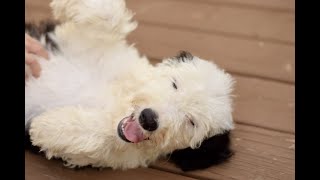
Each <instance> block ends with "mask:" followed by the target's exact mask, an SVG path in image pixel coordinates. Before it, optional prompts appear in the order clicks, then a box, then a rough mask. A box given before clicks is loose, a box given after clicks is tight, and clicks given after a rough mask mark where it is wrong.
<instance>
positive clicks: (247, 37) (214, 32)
mask: <svg viewBox="0 0 320 180" xmlns="http://www.w3.org/2000/svg"><path fill="white" fill-rule="evenodd" d="M136 20H137V22H138V23H139V24H144V25H148V26H155V27H162V28H165V27H170V28H172V29H176V30H182V29H183V30H182V31H186V32H193V33H194V32H198V33H199V32H200V33H203V34H211V35H220V36H223V37H229V38H237V39H243V40H249V41H263V42H269V43H274V44H282V45H288V46H295V42H290V41H286V40H279V39H274V38H268V37H257V36H252V35H245V34H239V33H231V32H223V31H218V30H204V29H198V28H194V27H188V26H183V25H177V24H170V23H163V22H156V23H155V22H150V21H146V20H139V19H136ZM137 29H139V26H138V27H137Z"/></svg>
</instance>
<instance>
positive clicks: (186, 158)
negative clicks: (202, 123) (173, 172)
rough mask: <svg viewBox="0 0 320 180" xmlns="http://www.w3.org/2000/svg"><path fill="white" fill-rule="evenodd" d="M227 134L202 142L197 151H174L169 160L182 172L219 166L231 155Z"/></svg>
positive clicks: (189, 149) (187, 149)
mask: <svg viewBox="0 0 320 180" xmlns="http://www.w3.org/2000/svg"><path fill="white" fill-rule="evenodd" d="M229 134H230V133H229V132H226V133H224V134H221V135H216V136H213V137H211V138H209V139H207V140H205V141H203V142H202V144H201V146H200V147H199V148H197V149H191V148H186V149H182V150H176V151H174V152H173V153H172V154H171V156H170V160H171V161H172V162H173V163H174V164H175V165H176V166H177V167H179V168H180V169H181V170H183V171H192V170H198V169H205V168H208V167H210V166H212V165H217V164H220V163H222V162H224V161H226V160H227V159H228V158H230V157H231V156H232V155H233V152H232V151H231V150H230V137H229Z"/></svg>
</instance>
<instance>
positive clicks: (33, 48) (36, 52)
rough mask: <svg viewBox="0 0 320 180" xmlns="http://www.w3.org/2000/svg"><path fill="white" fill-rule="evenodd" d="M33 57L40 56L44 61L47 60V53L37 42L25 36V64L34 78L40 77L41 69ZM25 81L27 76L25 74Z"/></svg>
mask: <svg viewBox="0 0 320 180" xmlns="http://www.w3.org/2000/svg"><path fill="white" fill-rule="evenodd" d="M35 56H41V57H43V58H45V59H48V58H49V55H48V52H47V51H46V50H45V49H44V47H43V46H42V45H41V44H40V42H39V41H37V40H35V39H33V38H32V37H30V36H29V35H28V34H25V64H26V65H27V66H29V68H30V70H31V74H32V76H34V77H39V76H40V71H41V67H40V64H39V62H38V61H37V60H36V58H35ZM25 75H26V77H25V78H26V79H27V78H28V74H27V73H26V74H25Z"/></svg>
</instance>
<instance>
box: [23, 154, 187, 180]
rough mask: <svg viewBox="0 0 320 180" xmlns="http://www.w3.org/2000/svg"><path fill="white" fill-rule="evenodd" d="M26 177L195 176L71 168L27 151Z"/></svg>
mask: <svg viewBox="0 0 320 180" xmlns="http://www.w3.org/2000/svg"><path fill="white" fill-rule="evenodd" d="M25 161H26V163H25V167H26V168H25V171H26V175H25V179H26V180H104V179H112V180H123V179H130V180H142V179H152V180H163V179H165V178H168V179H177V180H179V179H180V180H183V179H186V180H192V179H193V178H190V177H185V176H181V175H177V174H173V173H167V172H164V171H160V170H156V169H148V168H139V169H133V170H127V171H120V170H112V169H102V170H99V169H93V168H85V169H78V170H74V169H70V168H67V167H64V166H63V164H62V162H61V161H60V160H50V161H48V160H46V159H45V158H44V157H42V156H39V155H35V154H33V153H30V152H28V151H26V152H25Z"/></svg>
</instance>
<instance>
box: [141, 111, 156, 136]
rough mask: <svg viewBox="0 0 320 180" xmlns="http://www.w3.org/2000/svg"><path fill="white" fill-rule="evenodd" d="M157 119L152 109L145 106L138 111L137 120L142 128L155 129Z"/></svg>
mask: <svg viewBox="0 0 320 180" xmlns="http://www.w3.org/2000/svg"><path fill="white" fill-rule="evenodd" d="M157 119H158V116H157V114H156V113H155V112H154V111H153V110H152V109H150V108H147V109H144V110H143V111H142V112H141V113H140V117H139V122H140V125H141V126H142V127H143V129H145V130H147V131H155V130H156V129H157V128H158V121H157Z"/></svg>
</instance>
